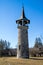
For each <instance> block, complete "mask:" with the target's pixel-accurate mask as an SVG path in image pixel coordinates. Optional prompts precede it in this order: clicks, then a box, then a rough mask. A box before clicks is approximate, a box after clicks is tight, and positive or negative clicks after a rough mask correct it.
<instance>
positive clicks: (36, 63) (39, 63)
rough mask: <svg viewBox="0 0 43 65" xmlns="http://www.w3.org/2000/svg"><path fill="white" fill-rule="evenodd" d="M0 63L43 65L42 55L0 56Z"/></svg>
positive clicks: (9, 64) (7, 64)
mask: <svg viewBox="0 0 43 65" xmlns="http://www.w3.org/2000/svg"><path fill="white" fill-rule="evenodd" d="M0 65H43V57H36V58H35V57H31V58H30V59H17V58H15V57H0Z"/></svg>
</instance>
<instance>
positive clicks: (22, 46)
mask: <svg viewBox="0 0 43 65" xmlns="http://www.w3.org/2000/svg"><path fill="white" fill-rule="evenodd" d="M27 14H28V13H27ZM16 23H17V24H18V26H17V28H18V48H17V58H29V49H28V24H29V23H30V20H28V19H27V18H26V17H25V13H24V7H23V8H22V15H21V18H20V19H18V20H16Z"/></svg>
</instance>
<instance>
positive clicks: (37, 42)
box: [34, 37, 42, 48]
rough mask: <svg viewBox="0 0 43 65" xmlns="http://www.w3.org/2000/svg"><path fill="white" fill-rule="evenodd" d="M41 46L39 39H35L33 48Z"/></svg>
mask: <svg viewBox="0 0 43 65" xmlns="http://www.w3.org/2000/svg"><path fill="white" fill-rule="evenodd" d="M41 46H42V41H41V38H40V37H38V38H36V40H35V45H34V47H36V48H40V47H41Z"/></svg>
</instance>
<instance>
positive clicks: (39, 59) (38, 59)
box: [29, 58, 43, 60]
mask: <svg viewBox="0 0 43 65" xmlns="http://www.w3.org/2000/svg"><path fill="white" fill-rule="evenodd" d="M29 59H33V60H43V58H29Z"/></svg>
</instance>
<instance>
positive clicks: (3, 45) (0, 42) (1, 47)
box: [0, 39, 10, 50]
mask: <svg viewBox="0 0 43 65" xmlns="http://www.w3.org/2000/svg"><path fill="white" fill-rule="evenodd" d="M9 48H10V42H7V41H6V40H5V41H4V40H2V39H1V40H0V50H4V49H9Z"/></svg>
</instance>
